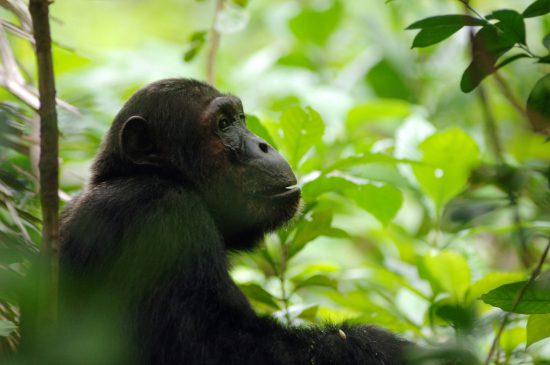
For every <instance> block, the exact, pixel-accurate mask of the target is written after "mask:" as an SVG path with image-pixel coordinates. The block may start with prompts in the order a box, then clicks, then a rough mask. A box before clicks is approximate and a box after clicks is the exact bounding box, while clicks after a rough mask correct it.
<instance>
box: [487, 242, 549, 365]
mask: <svg viewBox="0 0 550 365" xmlns="http://www.w3.org/2000/svg"><path fill="white" fill-rule="evenodd" d="M549 250H550V239H549V240H548V243H547V244H546V248H545V249H544V252H543V253H542V256H541V257H540V260H539V262H538V264H537V267H536V268H535V269H534V270H533V272H532V273H531V276H530V277H529V280H528V281H527V282H526V283H525V285H524V286H523V287H522V288H521V290H520V291H519V292H518V293H517V295H516V297H515V298H514V301H513V303H512V308H510V311H509V312H506V314H505V315H504V318H503V319H502V322H501V323H500V327H499V329H498V332H497V335H496V336H495V339H494V340H493V344H492V345H491V350H489V354H488V355H487V359H485V365H489V364H490V362H491V358H492V357H493V354H494V353H495V350H496V348H497V345H498V342H499V340H500V336H501V335H502V332H503V331H504V328H505V327H506V324H507V322H508V319H509V318H510V315H511V314H512V313H513V312H514V311H515V310H516V308H517V306H518V304H519V303H520V302H521V299H522V298H523V296H524V295H525V292H526V291H527V289H528V288H529V286H530V285H531V284H533V282H534V281H535V279H536V278H537V277H538V276H539V275H540V272H541V270H542V265H544V262H545V261H546V257H547V256H548V251H549Z"/></svg>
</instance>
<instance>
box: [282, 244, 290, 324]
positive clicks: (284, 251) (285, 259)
mask: <svg viewBox="0 0 550 365" xmlns="http://www.w3.org/2000/svg"><path fill="white" fill-rule="evenodd" d="M281 251H282V252H281V265H280V269H279V282H280V283H281V301H282V302H283V309H284V311H285V320H286V322H287V323H286V324H287V325H290V322H291V320H290V313H289V311H288V308H289V299H290V295H288V293H287V292H286V286H285V281H286V269H287V265H288V244H287V243H286V240H285V241H281Z"/></svg>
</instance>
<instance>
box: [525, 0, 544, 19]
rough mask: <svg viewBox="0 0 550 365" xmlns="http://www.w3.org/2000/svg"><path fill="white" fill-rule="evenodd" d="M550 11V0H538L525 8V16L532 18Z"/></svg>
mask: <svg viewBox="0 0 550 365" xmlns="http://www.w3.org/2000/svg"><path fill="white" fill-rule="evenodd" d="M548 13H550V0H537V1H535V2H534V3H532V4H531V5H529V6H528V7H527V9H525V11H524V12H523V16H524V17H525V18H532V17H535V16H541V15H545V14H548Z"/></svg>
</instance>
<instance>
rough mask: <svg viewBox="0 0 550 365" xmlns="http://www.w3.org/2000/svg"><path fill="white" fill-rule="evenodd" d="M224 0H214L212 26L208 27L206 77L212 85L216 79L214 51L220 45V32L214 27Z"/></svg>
mask: <svg viewBox="0 0 550 365" xmlns="http://www.w3.org/2000/svg"><path fill="white" fill-rule="evenodd" d="M224 1H225V0H216V9H215V10H214V18H213V20H212V26H211V27H210V44H209V46H208V59H207V66H206V67H207V77H208V82H209V83H210V84H211V85H214V83H215V81H216V53H217V52H218V47H219V46H220V32H219V31H218V29H217V28H216V24H217V22H218V17H219V15H220V13H221V11H222V10H223V4H224Z"/></svg>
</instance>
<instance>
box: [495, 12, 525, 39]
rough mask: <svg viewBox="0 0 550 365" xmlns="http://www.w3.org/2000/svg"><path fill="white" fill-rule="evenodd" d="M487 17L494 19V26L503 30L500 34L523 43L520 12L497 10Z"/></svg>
mask: <svg viewBox="0 0 550 365" xmlns="http://www.w3.org/2000/svg"><path fill="white" fill-rule="evenodd" d="M487 19H496V20H499V22H498V23H497V24H496V26H497V27H498V28H499V29H500V30H501V31H502V32H503V34H502V36H504V37H505V38H508V39H509V40H510V41H512V42H514V43H521V44H525V22H524V21H523V17H522V16H521V14H520V13H518V12H517V11H515V10H508V9H503V10H497V11H494V12H493V13H492V14H491V15H489V16H488V17H487Z"/></svg>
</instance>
